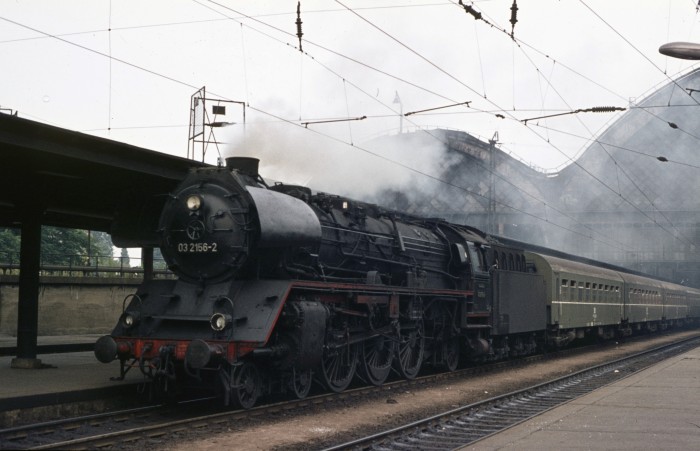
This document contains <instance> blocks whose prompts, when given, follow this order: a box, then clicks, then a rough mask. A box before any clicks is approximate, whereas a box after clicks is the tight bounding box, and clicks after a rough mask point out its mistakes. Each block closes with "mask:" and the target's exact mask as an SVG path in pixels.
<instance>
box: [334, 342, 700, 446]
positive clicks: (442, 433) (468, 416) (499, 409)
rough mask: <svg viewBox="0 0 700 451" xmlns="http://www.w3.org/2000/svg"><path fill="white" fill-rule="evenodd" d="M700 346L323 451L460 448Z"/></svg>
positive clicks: (656, 353)
mask: <svg viewBox="0 0 700 451" xmlns="http://www.w3.org/2000/svg"><path fill="white" fill-rule="evenodd" d="M699 345H700V338H698V337H694V338H690V339H687V340H684V341H681V342H676V343H671V344H667V345H663V346H660V347H658V348H654V349H651V350H647V351H643V352H640V353H637V354H634V355H631V356H628V357H625V358H622V359H618V360H615V361H613V362H609V363H605V364H602V365H598V366H595V367H592V368H589V369H585V370H582V371H579V372H577V373H575V374H572V375H569V376H565V377H562V378H559V379H556V380H554V381H550V382H546V383H544V384H539V385H536V386H533V387H529V388H526V389H523V390H518V391H515V392H512V393H508V394H506V395H503V396H498V397H494V398H491V399H488V400H485V401H481V402H477V403H474V404H470V405H468V406H464V407H460V408H457V409H453V410H450V411H448V412H444V413H441V414H439V415H435V416H432V417H430V418H425V419H423V420H419V421H416V422H413V423H410V424H407V425H405V426H401V427H398V428H394V429H391V430H387V431H384V432H380V433H377V434H373V435H371V436H367V437H364V438H360V439H357V440H354V441H351V442H347V443H343V444H339V445H336V446H333V447H330V448H326V449H325V450H324V451H338V450H367V451H369V450H377V451H389V450H411V449H415V450H426V449H430V450H453V449H457V448H461V447H463V446H466V445H469V444H472V443H474V442H476V441H478V440H481V439H483V438H486V437H488V436H490V435H493V434H496V433H498V432H500V431H503V430H505V429H508V428H510V427H512V426H515V425H517V424H519V423H521V422H523V421H525V420H528V419H530V418H533V417H535V416H537V415H540V414H541V413H543V412H545V411H547V410H550V409H552V408H554V407H557V406H559V405H561V404H564V403H566V402H569V401H571V400H573V399H575V398H578V397H580V396H583V395H585V394H588V393H591V392H592V391H594V390H596V389H598V388H601V387H603V386H605V385H608V384H610V383H613V382H615V381H618V380H620V379H622V378H624V377H627V376H629V375H632V374H634V373H636V372H638V371H641V370H643V369H645V368H648V367H650V366H652V365H654V364H656V363H658V362H660V361H662V360H664V359H667V358H670V357H673V356H675V355H679V354H682V353H684V352H687V351H689V350H692V349H694V348H696V347H698V346H699Z"/></svg>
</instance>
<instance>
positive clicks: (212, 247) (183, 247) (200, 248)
mask: <svg viewBox="0 0 700 451" xmlns="http://www.w3.org/2000/svg"><path fill="white" fill-rule="evenodd" d="M217 248H218V243H177V251H178V252H180V253H187V254H194V253H202V252H218V251H217Z"/></svg>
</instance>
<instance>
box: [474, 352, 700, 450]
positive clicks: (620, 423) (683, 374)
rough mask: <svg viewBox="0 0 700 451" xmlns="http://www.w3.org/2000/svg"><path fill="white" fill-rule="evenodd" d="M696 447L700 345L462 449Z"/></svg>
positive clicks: (699, 416)
mask: <svg viewBox="0 0 700 451" xmlns="http://www.w3.org/2000/svg"><path fill="white" fill-rule="evenodd" d="M699 447H700V347H698V348H696V349H694V350H693V351H690V352H687V353H685V354H681V355H678V356H675V357H672V358H670V359H667V360H665V361H663V362H661V363H659V364H657V365H655V366H653V367H651V368H648V369H646V370H643V371H640V372H639V373H637V374H634V375H632V376H630V377H628V378H625V379H623V380H620V381H618V382H615V383H614V384H611V385H609V386H607V387H604V388H602V389H599V390H596V391H595V392H593V393H590V394H588V395H585V396H582V397H580V398H578V399H575V400H573V401H571V402H569V403H567V404H564V405H562V406H559V407H556V408H554V409H552V410H550V411H548V412H545V413H544V414H542V415H540V416H537V417H535V418H533V419H530V420H528V421H525V422H523V423H521V424H519V425H517V426H515V427H512V428H510V429H508V430H506V431H503V432H501V433H498V434H496V435H493V436H491V437H488V438H486V439H484V440H481V441H479V442H477V443H474V444H472V445H470V446H467V447H465V448H463V449H472V450H538V451H540V450H545V449H586V450H603V449H615V450H641V449H665V450H685V449H698V448H699Z"/></svg>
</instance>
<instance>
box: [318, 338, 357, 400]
mask: <svg viewBox="0 0 700 451" xmlns="http://www.w3.org/2000/svg"><path fill="white" fill-rule="evenodd" d="M356 368H357V346H355V345H346V346H341V347H339V348H335V349H327V350H326V351H324V353H323V358H322V359H321V380H322V382H323V385H325V386H326V387H327V388H328V389H329V390H330V391H332V392H334V393H340V392H342V391H343V390H345V389H346V388H348V385H350V382H351V381H352V378H353V376H354V375H355V369H356Z"/></svg>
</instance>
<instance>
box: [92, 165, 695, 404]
mask: <svg viewBox="0 0 700 451" xmlns="http://www.w3.org/2000/svg"><path fill="white" fill-rule="evenodd" d="M157 233H158V235H159V237H160V248H161V251H162V253H163V257H164V258H165V260H166V262H167V263H168V265H169V269H170V270H172V272H173V273H174V274H175V275H177V279H153V280H146V281H144V283H143V284H142V285H141V286H140V287H139V288H138V290H137V291H136V293H135V294H133V295H130V296H129V297H128V298H127V299H125V307H124V309H123V313H122V315H121V317H120V318H119V321H118V323H117V325H116V327H115V328H114V330H113V331H112V333H111V334H110V335H107V336H104V337H101V338H100V339H99V340H98V341H97V343H96V346H95V355H96V357H97V359H98V360H100V361H101V362H105V363H108V362H112V361H114V360H115V359H119V361H120V364H121V377H123V376H124V374H125V373H126V372H127V371H129V370H130V369H132V368H138V369H139V370H140V371H141V372H143V374H144V375H146V376H147V378H148V379H149V380H150V381H151V382H152V384H151V386H152V387H153V389H154V390H155V391H156V393H157V394H159V395H168V394H171V393H173V392H176V391H177V390H179V388H182V387H190V386H194V387H204V388H207V389H211V390H214V391H215V392H216V393H217V394H218V395H220V396H221V397H222V398H223V400H224V402H225V403H226V404H227V405H228V404H229V403H233V404H235V405H237V406H240V407H243V408H250V407H252V406H253V405H254V404H255V403H256V402H257V400H258V398H259V397H260V396H262V395H268V394H272V393H291V394H293V395H294V396H296V397H299V398H303V397H305V396H307V395H308V393H309V391H310V389H311V387H312V384H313V383H314V382H318V383H320V384H322V385H323V386H324V387H325V388H327V389H328V390H331V391H334V392H341V391H343V390H345V389H346V388H347V387H348V386H349V384H350V383H351V381H352V380H353V378H355V377H357V378H359V379H360V380H361V381H363V382H365V383H368V384H374V385H381V384H383V383H384V382H385V381H386V379H387V378H388V377H389V375H390V374H391V373H392V372H394V373H395V374H397V375H398V376H400V377H402V378H408V379H411V378H414V377H416V375H417V374H418V373H419V371H421V368H423V367H425V366H432V367H437V368H442V369H445V370H448V371H453V370H455V369H456V368H457V366H458V364H459V362H460V359H469V360H472V361H480V360H490V359H500V358H507V357H511V356H518V355H526V354H530V353H534V352H536V351H537V350H538V349H541V348H543V347H544V346H564V345H566V344H568V343H569V342H571V341H572V340H574V339H576V338H583V337H586V336H599V337H613V336H619V335H629V334H631V333H633V332H634V331H646V330H655V329H657V328H666V327H673V326H680V325H685V324H689V323H693V322H695V321H697V318H698V317H700V291H699V290H695V289H691V288H687V287H684V286H679V285H674V284H671V283H667V282H663V281H659V280H654V279H651V278H649V277H645V276H643V275H640V274H633V273H630V272H626V271H624V270H621V269H619V268H614V267H606V266H600V265H594V264H592V262H581V261H575V260H571V259H570V258H565V257H563V256H556V255H546V254H545V253H538V252H532V251H528V250H525V247H526V245H521V244H519V243H513V242H510V243H508V242H505V241H504V240H503V239H499V238H495V237H492V236H489V235H486V234H484V233H482V232H481V231H479V230H477V229H475V228H472V227H468V226H464V225H457V224H451V223H449V222H446V221H444V220H440V219H429V218H419V217H415V216H410V215H407V214H402V213H400V212H395V211H389V210H386V209H382V208H380V207H378V206H376V205H371V204H367V203H362V202H357V201H354V200H351V199H347V198H344V197H340V196H334V195H329V194H324V193H313V192H312V191H311V190H309V189H308V188H306V187H302V186H293V185H285V184H275V185H273V186H268V185H267V184H266V183H265V181H264V180H263V179H262V178H261V177H260V176H259V174H258V160H256V159H252V158H230V159H227V164H226V167H205V168H194V169H192V170H191V172H190V173H189V175H188V176H187V177H186V178H185V179H184V180H183V181H182V183H181V184H180V185H179V186H178V187H177V188H176V189H175V191H174V192H173V193H171V194H170V195H169V196H168V199H167V201H166V203H165V206H164V208H163V209H162V212H161V214H160V219H159V224H158V227H157ZM127 302H128V305H127Z"/></svg>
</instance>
